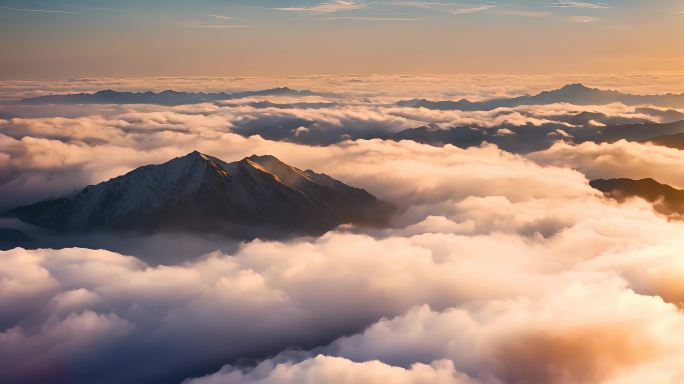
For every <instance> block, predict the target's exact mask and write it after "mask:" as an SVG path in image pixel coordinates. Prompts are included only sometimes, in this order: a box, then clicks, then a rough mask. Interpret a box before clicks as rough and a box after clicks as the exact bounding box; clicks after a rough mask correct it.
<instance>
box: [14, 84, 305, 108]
mask: <svg viewBox="0 0 684 384" xmlns="http://www.w3.org/2000/svg"><path fill="white" fill-rule="evenodd" d="M311 95H317V93H314V92H312V91H309V90H301V91H300V90H296V89H291V88H287V87H283V88H272V89H264V90H259V91H243V92H235V93H226V92H217V93H204V92H176V91H172V90H167V91H162V92H158V93H157V92H151V91H148V92H118V91H113V90H111V89H106V90H103V91H98V92H95V93H75V94H67V95H47V96H38V97H33V98H29V99H23V100H20V101H19V103H23V104H160V105H184V104H197V103H204V102H210V101H216V100H232V99H240V98H243V97H252V96H311Z"/></svg>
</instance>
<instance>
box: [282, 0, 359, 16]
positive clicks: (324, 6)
mask: <svg viewBox="0 0 684 384" xmlns="http://www.w3.org/2000/svg"><path fill="white" fill-rule="evenodd" d="M367 6H368V5H367V4H365V3H357V2H354V1H341V0H340V1H335V2H330V3H321V4H318V5H314V6H311V7H283V8H274V9H277V10H279V11H289V12H305V13H314V14H320V13H336V12H343V11H351V10H355V9H362V8H366V7H367Z"/></svg>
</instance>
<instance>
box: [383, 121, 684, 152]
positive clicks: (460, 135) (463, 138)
mask: <svg viewBox="0 0 684 384" xmlns="http://www.w3.org/2000/svg"><path fill="white" fill-rule="evenodd" d="M384 139H387V140H395V141H399V140H413V141H415V142H418V143H423V144H429V145H435V146H442V145H446V144H451V145H454V146H456V147H459V148H468V147H473V146H478V145H480V144H482V143H492V144H496V145H497V146H498V147H499V148H501V149H504V150H506V151H509V152H514V153H528V152H533V151H538V150H543V149H545V148H548V147H549V146H551V145H552V144H553V143H554V142H556V141H558V140H560V139H564V140H566V141H569V142H572V143H576V144H579V143H583V142H588V141H589V142H595V143H613V142H616V141H619V140H628V141H640V142H644V141H651V142H653V143H654V144H659V145H666V146H672V147H675V148H677V145H684V121H678V122H674V123H668V124H660V123H641V124H618V125H609V126H606V127H603V126H592V125H586V126H579V127H567V126H563V125H560V124H543V125H540V126H536V125H532V124H528V125H522V126H518V125H512V124H504V125H501V126H499V127H494V128H482V127H451V128H441V127H438V126H424V127H418V128H409V129H405V130H403V131H400V132H397V133H394V134H390V135H387V136H385V137H384Z"/></svg>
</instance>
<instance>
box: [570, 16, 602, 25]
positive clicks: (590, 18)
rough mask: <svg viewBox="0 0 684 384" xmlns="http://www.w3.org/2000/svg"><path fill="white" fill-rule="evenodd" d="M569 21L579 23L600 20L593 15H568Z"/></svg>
mask: <svg viewBox="0 0 684 384" xmlns="http://www.w3.org/2000/svg"><path fill="white" fill-rule="evenodd" d="M569 19H570V21H572V22H575V23H581V24H588V23H595V22H597V21H601V19H599V18H598V17H593V16H570V17H569Z"/></svg>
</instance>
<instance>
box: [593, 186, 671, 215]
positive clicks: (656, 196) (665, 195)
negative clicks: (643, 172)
mask: <svg viewBox="0 0 684 384" xmlns="http://www.w3.org/2000/svg"><path fill="white" fill-rule="evenodd" d="M589 184H590V185H591V186H592V187H593V188H594V189H597V190H599V191H601V192H603V193H604V194H605V195H606V196H608V197H610V198H614V199H616V200H618V201H624V200H625V199H628V198H630V197H640V198H642V199H644V200H647V201H649V202H651V203H653V207H654V208H655V209H656V210H657V211H658V212H660V213H662V214H665V215H682V214H684V190H680V189H676V188H673V187H671V186H669V185H667V184H661V183H659V182H657V181H656V180H654V179H650V178H649V179H640V180H633V179H624V178H623V179H607V180H606V179H597V180H592V181H591V182H590V183H589Z"/></svg>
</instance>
